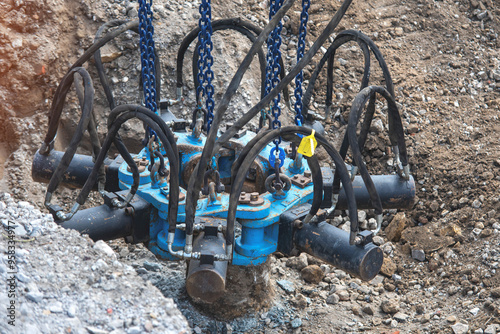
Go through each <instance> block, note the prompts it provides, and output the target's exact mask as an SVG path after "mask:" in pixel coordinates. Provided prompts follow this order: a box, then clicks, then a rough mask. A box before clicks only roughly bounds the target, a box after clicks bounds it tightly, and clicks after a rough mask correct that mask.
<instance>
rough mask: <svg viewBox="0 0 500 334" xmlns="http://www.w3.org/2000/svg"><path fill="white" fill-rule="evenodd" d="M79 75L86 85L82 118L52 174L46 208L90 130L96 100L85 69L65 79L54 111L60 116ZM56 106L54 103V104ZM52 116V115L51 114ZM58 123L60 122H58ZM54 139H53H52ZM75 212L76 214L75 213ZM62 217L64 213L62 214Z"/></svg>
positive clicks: (79, 69)
mask: <svg viewBox="0 0 500 334" xmlns="http://www.w3.org/2000/svg"><path fill="white" fill-rule="evenodd" d="M76 73H78V74H79V75H80V76H81V77H82V80H83V85H84V88H83V90H84V93H83V101H82V103H81V107H82V116H81V118H80V121H79V122H78V125H77V127H76V129H75V133H74V135H73V137H72V138H71V141H70V144H69V145H68V148H67V149H66V152H64V155H63V157H62V159H61V162H60V163H59V165H57V168H56V170H55V171H54V173H53V174H52V177H51V178H50V181H49V184H48V186H47V193H46V194H45V206H49V205H50V201H51V199H52V194H53V192H54V191H55V190H56V188H57V187H58V186H59V183H60V182H61V180H62V178H63V174H64V172H65V171H66V170H67V169H68V167H69V164H70V163H71V160H72V159H73V156H74V155H75V153H76V149H77V147H78V144H79V143H80V142H81V140H82V138H83V134H84V132H85V129H87V128H88V126H89V122H90V119H91V117H92V108H93V102H94V101H93V100H94V87H93V85H92V79H91V78H90V75H89V73H88V72H87V70H85V69H84V68H83V67H77V68H74V69H72V70H70V71H69V73H68V74H67V75H66V76H65V77H64V80H63V82H61V85H60V86H63V87H65V89H64V90H63V93H62V94H63V95H62V96H55V97H54V100H57V102H58V103H57V104H56V110H55V111H54V110H52V111H53V112H55V113H56V114H58V115H60V113H61V111H60V110H62V106H63V104H64V101H65V98H66V95H67V93H68V90H69V88H70V87H71V84H72V83H73V81H74V76H75V74H76ZM53 105H54V103H53ZM59 108H60V110H59ZM51 114H52V113H51ZM57 123H58V122H57ZM52 139H53V138H52ZM52 139H50V140H49V142H51V141H52ZM76 210H78V208H76V206H73V209H72V211H71V212H72V214H71V216H72V215H73V214H74V212H76ZM73 211H74V212H73ZM61 215H62V213H61Z"/></svg>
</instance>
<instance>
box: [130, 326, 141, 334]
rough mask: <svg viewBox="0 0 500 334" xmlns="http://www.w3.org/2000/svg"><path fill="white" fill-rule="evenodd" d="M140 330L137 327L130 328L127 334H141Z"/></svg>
mask: <svg viewBox="0 0 500 334" xmlns="http://www.w3.org/2000/svg"><path fill="white" fill-rule="evenodd" d="M141 333H142V330H141V328H140V327H139V326H134V327H130V328H129V329H128V330H127V334H141Z"/></svg>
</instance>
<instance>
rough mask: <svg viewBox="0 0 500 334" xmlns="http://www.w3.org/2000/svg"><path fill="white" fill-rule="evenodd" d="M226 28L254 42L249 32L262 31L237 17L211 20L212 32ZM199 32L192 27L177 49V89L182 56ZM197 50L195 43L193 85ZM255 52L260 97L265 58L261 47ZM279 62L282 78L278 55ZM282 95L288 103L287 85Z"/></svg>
mask: <svg viewBox="0 0 500 334" xmlns="http://www.w3.org/2000/svg"><path fill="white" fill-rule="evenodd" d="M226 29H232V30H236V31H238V32H240V33H242V34H244V35H245V36H247V38H248V39H250V41H251V42H252V43H254V42H255V36H253V34H251V33H252V32H253V33H254V34H255V35H260V34H261V33H262V28H260V27H258V26H256V25H254V24H253V23H251V22H248V21H245V20H242V19H241V18H239V17H235V18H229V19H223V20H215V21H212V30H213V31H214V32H215V31H217V30H226ZM199 32H200V28H199V27H197V28H195V29H193V30H192V31H191V32H190V33H189V34H188V35H187V36H186V37H185V38H184V39H183V40H182V43H181V46H180V48H179V51H178V52H177V88H178V89H179V88H182V86H183V85H184V83H183V78H182V77H183V76H182V74H183V72H182V68H183V63H184V56H185V54H186V51H187V49H188V48H189V45H191V43H192V42H193V41H194V40H195V39H196V38H197V37H198V33H199ZM248 33H250V34H248ZM250 36H252V37H250ZM197 52H198V45H196V48H195V52H194V54H193V79H194V80H195V81H194V82H195V85H194V86H195V87H198V85H197V84H196V82H197V81H198V78H197V76H196V75H195V73H196V72H195V71H194V69H195V67H196V66H195V62H194V60H195V59H197V56H196V57H195V54H197ZM257 54H258V57H259V63H260V71H261V97H263V96H264V95H263V94H264V93H265V81H266V59H265V55H264V52H263V50H262V48H260V49H259V50H258V52H257ZM279 63H280V66H281V72H280V76H281V77H282V78H283V77H284V76H285V66H284V65H283V59H282V57H280V59H279ZM283 95H284V97H285V100H286V101H287V103H288V100H289V99H290V94H289V93H288V87H285V89H284V90H283ZM196 102H198V97H196Z"/></svg>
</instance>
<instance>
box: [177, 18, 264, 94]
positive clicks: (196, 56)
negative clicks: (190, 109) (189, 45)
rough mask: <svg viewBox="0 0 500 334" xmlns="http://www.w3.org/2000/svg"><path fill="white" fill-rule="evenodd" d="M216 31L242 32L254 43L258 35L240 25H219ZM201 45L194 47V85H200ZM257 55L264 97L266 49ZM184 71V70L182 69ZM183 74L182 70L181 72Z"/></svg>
mask: <svg viewBox="0 0 500 334" xmlns="http://www.w3.org/2000/svg"><path fill="white" fill-rule="evenodd" d="M212 29H213V30H214V31H216V30H229V29H231V30H235V31H238V32H239V33H241V34H242V35H244V36H246V37H247V38H248V39H249V40H250V42H251V43H252V44H253V43H255V40H256V39H257V36H255V35H254V34H253V33H252V31H250V30H248V29H247V28H244V27H241V26H238V25H217V26H216V27H212ZM199 45H200V41H198V42H197V43H196V46H195V47H194V52H193V60H192V62H193V63H192V67H193V82H194V87H198V85H199V84H200V82H199V81H198V73H197V66H198V59H199V53H198V47H199ZM257 55H258V57H259V65H260V80H261V86H260V95H261V98H263V97H264V94H265V89H266V86H265V85H266V83H265V81H266V57H265V55H264V51H262V49H260V50H259V51H258V52H257ZM181 71H182V70H181ZM181 74H182V72H181ZM195 95H196V104H199V102H200V101H199V99H200V97H199V96H198V95H197V94H195Z"/></svg>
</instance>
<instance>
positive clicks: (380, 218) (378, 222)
mask: <svg viewBox="0 0 500 334" xmlns="http://www.w3.org/2000/svg"><path fill="white" fill-rule="evenodd" d="M375 220H376V221H377V228H376V229H375V231H373V235H377V233H378V232H380V229H381V228H382V214H379V215H375Z"/></svg>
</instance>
